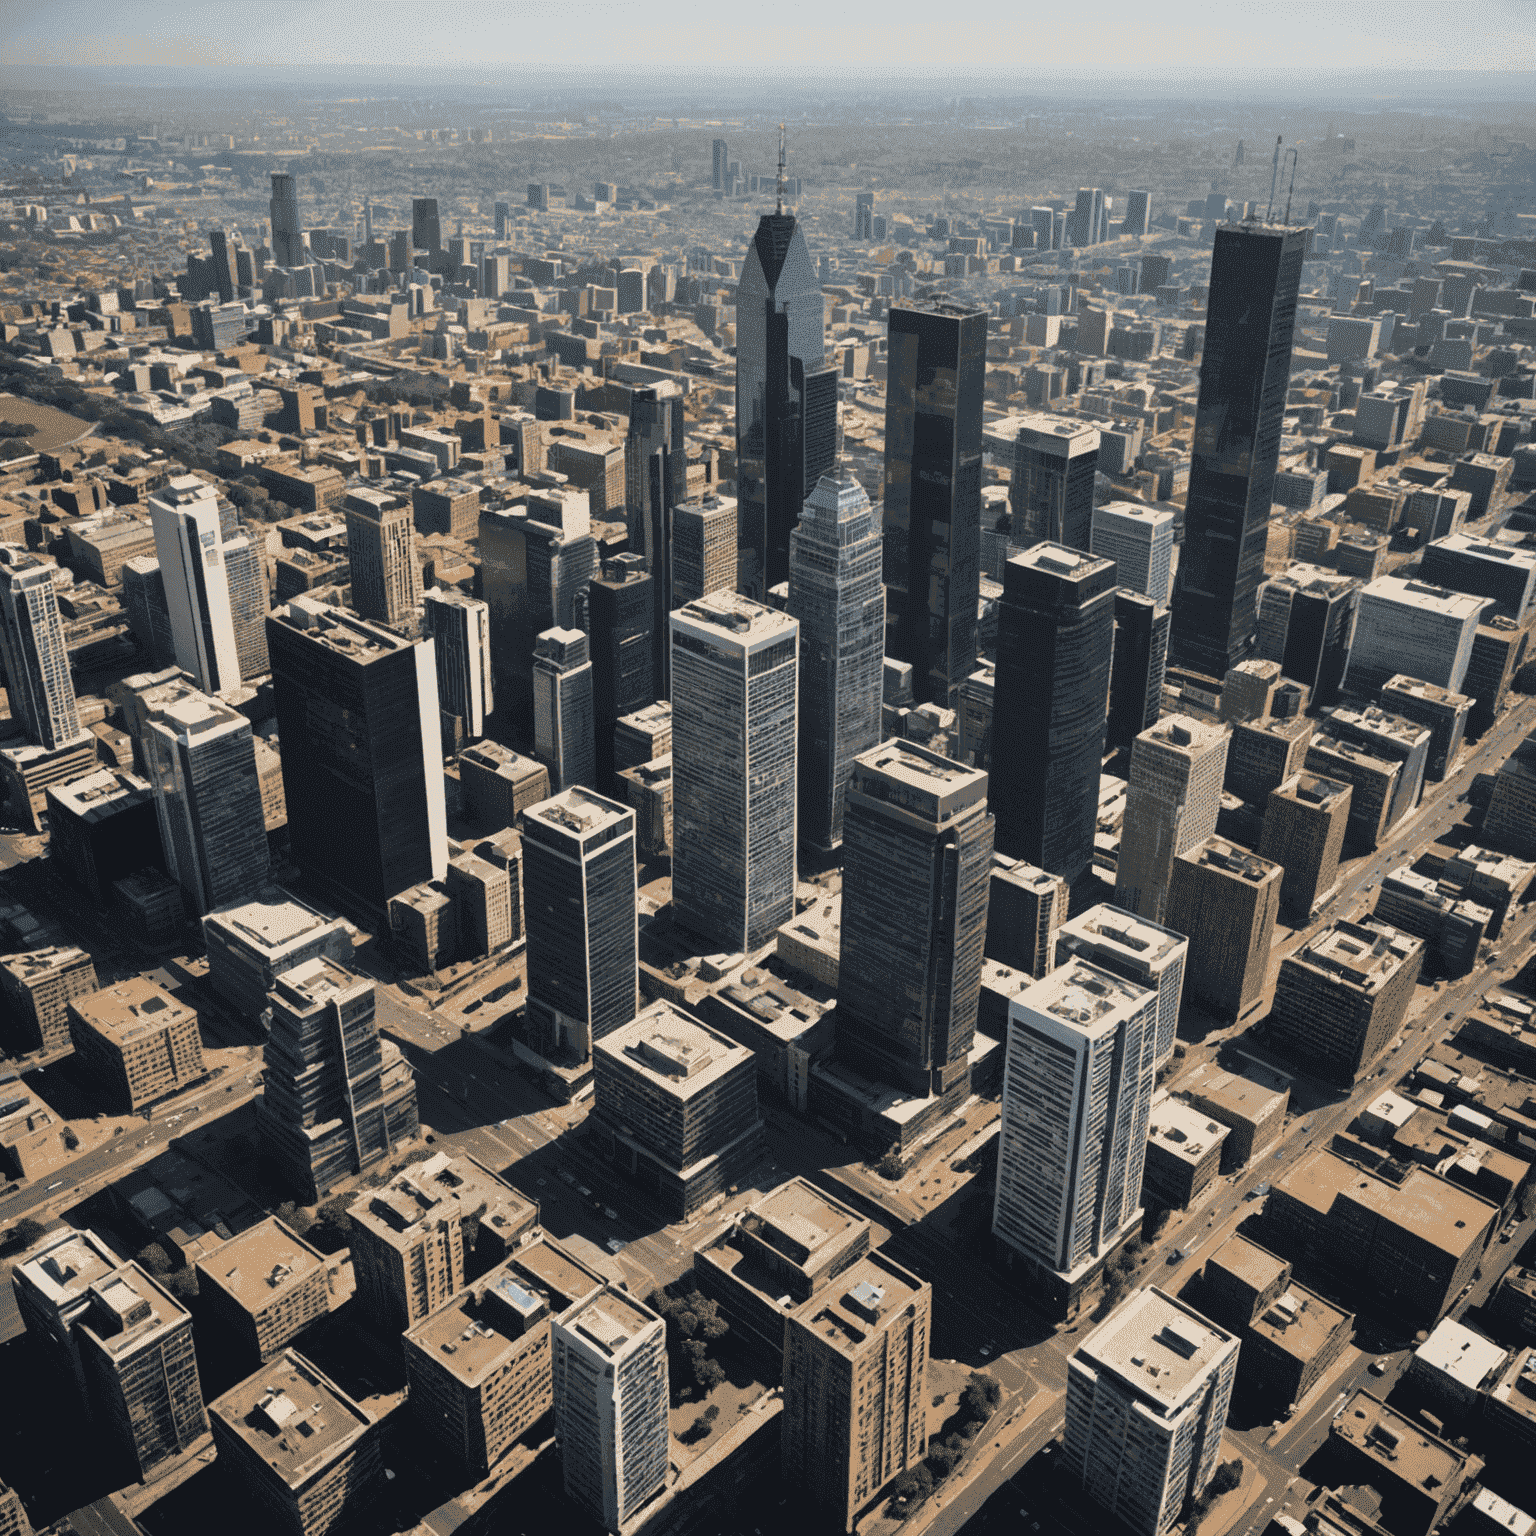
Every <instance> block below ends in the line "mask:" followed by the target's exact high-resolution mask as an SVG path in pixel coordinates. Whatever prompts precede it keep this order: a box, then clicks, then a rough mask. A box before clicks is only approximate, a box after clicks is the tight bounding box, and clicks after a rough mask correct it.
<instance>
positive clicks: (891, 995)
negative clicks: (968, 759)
mask: <svg viewBox="0 0 1536 1536" xmlns="http://www.w3.org/2000/svg"><path fill="white" fill-rule="evenodd" d="M847 799H848V803H847V810H846V812H845V813H844V821H843V826H844V833H843V867H844V873H843V936H842V951H841V957H840V959H839V963H838V989H837V996H838V1004H837V1047H836V1051H837V1057H838V1059H839V1060H840V1061H843V1062H846V1063H847V1064H848V1065H849V1066H851V1067H853V1068H854V1069H855V1070H856V1071H858V1072H860V1073H862V1074H863V1075H865V1076H867V1077H870V1078H874V1079H876V1080H877V1081H880V1082H886V1083H892V1084H897V1085H899V1086H900V1087H901V1088H902V1090H903V1091H904V1092H906V1093H909V1094H911V1095H913V1096H914V1097H917V1098H927V1097H929V1096H934V1097H937V1098H939V1099H941V1100H942V1099H945V1098H946V1096H951V1095H955V1094H958V1096H959V1099H961V1100H963V1099H964V1097H965V1095H966V1093H967V1092H968V1091H969V1086H970V1050H971V1045H972V1042H973V1041H974V1039H975V1034H976V1005H977V999H978V998H979V996H980V989H981V962H982V957H983V951H984V949H985V944H986V928H987V888H988V882H989V880H990V878H991V873H992V817H991V816H989V815H988V814H987V776H986V774H984V773H982V772H980V771H979V770H977V769H975V768H966V767H963V766H962V765H961V764H959V763H955V762H952V761H951V760H949V759H948V758H943V757H940V756H939V755H938V754H937V753H935V752H929V751H927V750H926V749H925V748H923V747H919V746H917V745H916V744H915V743H912V742H906V741H890V742H887V743H886V744H885V745H884V746H882V747H876V748H874V749H873V750H872V751H869V752H865V753H863V754H862V755H861V756H859V757H857V758H855V759H854V760H853V763H852V773H851V776H850V778H849V780H848V790H847Z"/></svg>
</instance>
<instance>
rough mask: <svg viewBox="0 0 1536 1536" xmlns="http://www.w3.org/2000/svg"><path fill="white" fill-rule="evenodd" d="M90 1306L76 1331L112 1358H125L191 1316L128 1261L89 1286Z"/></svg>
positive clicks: (165, 1291)
mask: <svg viewBox="0 0 1536 1536" xmlns="http://www.w3.org/2000/svg"><path fill="white" fill-rule="evenodd" d="M89 1289H90V1296H91V1304H90V1308H89V1310H88V1311H87V1312H86V1313H85V1314H84V1316H82V1317H81V1319H80V1321H79V1323H78V1324H77V1326H78V1327H80V1328H82V1329H84V1330H85V1331H86V1332H88V1333H90V1334H91V1335H92V1337H94V1338H95V1339H96V1340H97V1342H98V1343H99V1344H100V1345H101V1347H102V1348H103V1349H104V1350H105V1351H106V1352H107V1354H109V1355H112V1356H119V1355H126V1354H130V1353H132V1351H134V1350H136V1349H138V1348H139V1347H140V1346H141V1345H142V1344H143V1343H144V1342H145V1340H146V1339H150V1338H153V1337H154V1336H155V1335H157V1334H159V1333H163V1332H165V1331H166V1330H167V1329H173V1328H175V1327H177V1326H178V1325H179V1324H181V1323H189V1322H190V1321H191V1314H190V1313H188V1311H187V1309H186V1308H185V1307H183V1306H182V1304H181V1303H180V1302H179V1301H177V1300H176V1299H175V1297H173V1296H172V1295H171V1294H170V1292H169V1291H167V1290H164V1289H163V1288H162V1287H161V1286H160V1284H159V1283H158V1282H157V1281H156V1280H154V1279H152V1278H151V1277H150V1276H149V1275H147V1274H146V1273H145V1272H144V1271H143V1270H142V1269H140V1268H139V1266H138V1265H137V1264H136V1263H134V1262H133V1260H131V1259H130V1260H129V1261H128V1262H127V1263H126V1264H123V1265H120V1266H119V1267H118V1268H117V1269H114V1270H113V1271H112V1272H111V1273H110V1274H106V1275H102V1276H100V1277H98V1278H97V1279H95V1280H93V1281H92V1282H91V1284H90V1288H89Z"/></svg>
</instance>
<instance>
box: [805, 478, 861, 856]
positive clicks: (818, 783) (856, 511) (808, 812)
mask: <svg viewBox="0 0 1536 1536" xmlns="http://www.w3.org/2000/svg"><path fill="white" fill-rule="evenodd" d="M880 568H881V558H880V524H879V521H878V520H877V517H876V514H875V511H874V509H873V508H872V507H871V506H870V504H869V497H868V496H866V495H865V494H864V489H863V487H862V486H861V485H860V484H859V482H858V480H857V479H855V477H854V476H853V475H852V474H850V473H848V472H846V471H832V472H829V473H827V474H825V475H823V476H822V477H821V479H820V480H819V481H818V482H817V484H816V489H815V490H814V491H812V492H811V494H810V495H809V496H808V497H807V498H806V502H805V507H804V509H803V511H802V512H801V516H800V526H799V527H798V528H796V529H795V531H794V532H793V533H792V534H791V535H790V544H789V599H788V604H787V606H786V608H785V612H787V613H788V614H789V615H790V617H791V618H793V619H796V620H797V621H798V622H799V625H800V741H799V762H798V769H799V783H800V791H799V793H800V839H801V841H802V842H803V843H805V844H807V845H808V846H810V847H813V848H821V849H826V850H830V849H833V848H836V847H837V846H838V845H839V844H840V843H841V842H842V838H843V803H844V796H845V791H846V789H847V784H848V775H849V773H850V772H851V771H852V766H853V760H854V758H856V757H857V756H858V755H859V754H860V753H861V752H866V751H868V750H869V749H870V748H871V747H874V746H877V745H878V744H879V742H880V736H881V696H882V689H883V686H884V661H883V648H884V645H885V588H884V586H883V585H882V584H881V580H880Z"/></svg>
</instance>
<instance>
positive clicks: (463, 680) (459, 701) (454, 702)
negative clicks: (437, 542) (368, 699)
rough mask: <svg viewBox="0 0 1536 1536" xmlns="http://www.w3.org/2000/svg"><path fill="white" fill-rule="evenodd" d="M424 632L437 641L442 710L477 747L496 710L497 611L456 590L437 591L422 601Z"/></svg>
mask: <svg viewBox="0 0 1536 1536" xmlns="http://www.w3.org/2000/svg"><path fill="white" fill-rule="evenodd" d="M422 629H423V632H424V633H425V634H427V635H429V636H431V639H432V648H433V651H434V653H435V659H436V661H437V702H438V707H439V708H440V709H441V710H442V712H443V713H444V714H445V715H452V716H455V717H457V718H458V719H459V720H460V721H461V722H462V723H463V725H462V728H463V734H464V736H465V737H466V738H467V739H468V740H470V741H477V740H478V739H479V738H480V737H482V736H484V735H485V722H486V717H487V716H488V715H490V714H491V712H492V711H493V710H494V709H495V708H496V693H495V686H494V684H493V682H492V679H491V610H490V609H489V608H488V607H487V606H486V604H484V603H482V602H480V601H479V600H478V599H476V598H473V597H466V596H465V595H464V594H463V593H462V592H457V591H455V590H454V589H453V588H451V587H450V588H447V589H446V590H445V589H444V588H442V587H433V588H431V589H430V590H429V591H427V592H426V593H424V594H423V595H422Z"/></svg>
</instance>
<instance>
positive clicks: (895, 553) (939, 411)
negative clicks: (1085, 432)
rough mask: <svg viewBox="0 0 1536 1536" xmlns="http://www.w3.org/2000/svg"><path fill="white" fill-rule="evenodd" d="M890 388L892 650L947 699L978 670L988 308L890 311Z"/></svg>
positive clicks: (887, 520)
mask: <svg viewBox="0 0 1536 1536" xmlns="http://www.w3.org/2000/svg"><path fill="white" fill-rule="evenodd" d="M889 336H890V343H889V351H890V363H889V374H888V380H887V384H886V393H885V500H884V524H885V589H886V609H885V634H886V641H885V654H886V655H887V656H894V657H895V658H896V659H897V660H898V661H905V662H910V663H911V666H912V692H913V695H914V697H915V698H916V701H917V702H918V703H919V704H926V703H929V702H930V701H931V702H933V703H936V704H940V705H944V706H947V705H948V704H949V696H950V692H951V690H952V689H955V688H958V687H959V686H960V684H961V683H962V682H964V681H965V679H966V678H967V677H969V676H970V674H971V673H972V672H973V671H974V670H975V668H976V604H977V602H978V600H979V599H980V596H981V451H982V448H981V402H982V391H983V388H984V386H985V383H986V370H987V311H986V310H984V309H964V308H962V307H960V306H959V305H956V304H948V303H944V302H943V301H937V302H929V303H920V304H910V305H902V306H901V307H899V308H893V309H892V310H891V318H890V331H889Z"/></svg>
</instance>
